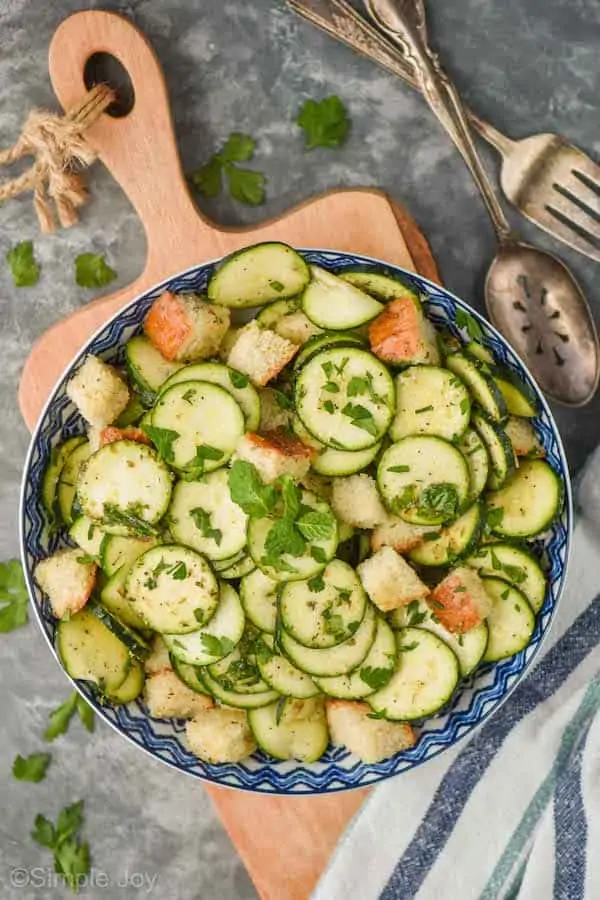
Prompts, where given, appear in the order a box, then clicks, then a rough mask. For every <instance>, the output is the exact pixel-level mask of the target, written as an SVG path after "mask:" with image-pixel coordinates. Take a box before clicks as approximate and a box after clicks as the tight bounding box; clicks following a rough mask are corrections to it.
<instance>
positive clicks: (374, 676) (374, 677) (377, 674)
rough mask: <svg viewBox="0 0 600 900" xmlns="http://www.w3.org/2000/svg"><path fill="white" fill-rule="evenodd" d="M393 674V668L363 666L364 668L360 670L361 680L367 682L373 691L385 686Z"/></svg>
mask: <svg viewBox="0 0 600 900" xmlns="http://www.w3.org/2000/svg"><path fill="white" fill-rule="evenodd" d="M393 674H394V670H393V669H380V668H374V667H372V666H364V668H362V669H361V670H360V678H361V681H364V683H365V684H368V685H369V687H370V688H372V689H373V690H374V691H378V690H379V689H380V688H382V687H385V686H386V684H387V683H388V681H389V680H390V678H391V677H392V675H393Z"/></svg>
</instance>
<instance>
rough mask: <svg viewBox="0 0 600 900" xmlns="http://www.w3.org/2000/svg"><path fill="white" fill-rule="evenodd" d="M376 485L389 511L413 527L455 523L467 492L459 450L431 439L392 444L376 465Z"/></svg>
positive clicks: (465, 469) (416, 438)
mask: <svg viewBox="0 0 600 900" xmlns="http://www.w3.org/2000/svg"><path fill="white" fill-rule="evenodd" d="M377 481H378V485H379V490H380V492H381V495H382V497H383V500H384V502H385V504H386V506H387V507H388V508H389V509H390V511H391V512H392V513H394V514H395V515H398V516H400V518H402V519H404V521H406V522H410V523H411V524H413V525H441V524H443V523H444V522H449V521H451V520H452V519H455V518H456V516H457V515H458V514H459V511H460V510H461V509H462V508H463V507H464V505H465V502H466V500H467V497H468V495H469V488H470V478H469V470H468V467H467V463H466V461H465V458H464V456H463V455H462V453H461V452H460V450H457V449H456V447H454V446H453V445H452V444H450V443H449V442H448V441H445V440H443V439H442V438H439V437H433V436H432V435H415V436H414V437H406V438H403V439H402V440H401V441H397V443H395V444H392V446H391V447H389V448H388V449H387V450H386V451H385V453H384V454H383V455H382V457H381V460H380V461H379V466H378V468H377Z"/></svg>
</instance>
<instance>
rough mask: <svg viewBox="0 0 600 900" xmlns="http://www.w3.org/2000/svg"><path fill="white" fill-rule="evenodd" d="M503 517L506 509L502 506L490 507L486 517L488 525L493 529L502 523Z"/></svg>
mask: <svg viewBox="0 0 600 900" xmlns="http://www.w3.org/2000/svg"><path fill="white" fill-rule="evenodd" d="M503 518H504V510H503V509H502V507H501V506H497V507H495V508H494V509H488V511H487V513H486V517H485V524H486V527H487V528H488V529H490V530H491V531H493V530H494V528H497V527H498V525H501V524H502V520H503Z"/></svg>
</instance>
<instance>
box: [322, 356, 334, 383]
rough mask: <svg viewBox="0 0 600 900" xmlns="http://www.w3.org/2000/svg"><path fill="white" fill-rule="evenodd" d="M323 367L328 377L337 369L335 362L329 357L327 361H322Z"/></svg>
mask: <svg viewBox="0 0 600 900" xmlns="http://www.w3.org/2000/svg"><path fill="white" fill-rule="evenodd" d="M321 368H322V369H323V371H324V373H325V376H326V378H328V379H329V378H331V376H332V375H333V373H334V371H335V367H334V365H333V363H332V362H331V360H329V359H328V360H327V362H324V363H321Z"/></svg>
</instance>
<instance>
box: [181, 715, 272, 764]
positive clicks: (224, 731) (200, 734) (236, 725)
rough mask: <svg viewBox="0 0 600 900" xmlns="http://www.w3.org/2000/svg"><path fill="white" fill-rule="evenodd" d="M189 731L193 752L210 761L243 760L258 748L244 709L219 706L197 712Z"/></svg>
mask: <svg viewBox="0 0 600 900" xmlns="http://www.w3.org/2000/svg"><path fill="white" fill-rule="evenodd" d="M185 731H186V735H187V739H188V744H189V747H190V750H191V751H192V753H195V754H196V756H199V757H200V759H203V760H205V761H206V762H210V763H226V762H232V763H233V762H240V760H242V759H245V758H246V757H247V756H250V754H251V753H254V751H255V750H256V741H255V740H254V735H253V734H252V732H251V731H250V726H249V725H248V716H247V715H246V712H245V711H244V710H243V709H226V708H225V707H218V706H215V707H214V708H213V709H208V710H206V711H205V712H202V713H200V714H199V715H197V716H195V717H194V718H193V719H192V721H191V722H188V723H187V725H186V727H185Z"/></svg>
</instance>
